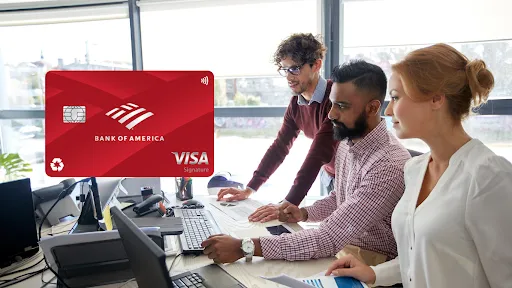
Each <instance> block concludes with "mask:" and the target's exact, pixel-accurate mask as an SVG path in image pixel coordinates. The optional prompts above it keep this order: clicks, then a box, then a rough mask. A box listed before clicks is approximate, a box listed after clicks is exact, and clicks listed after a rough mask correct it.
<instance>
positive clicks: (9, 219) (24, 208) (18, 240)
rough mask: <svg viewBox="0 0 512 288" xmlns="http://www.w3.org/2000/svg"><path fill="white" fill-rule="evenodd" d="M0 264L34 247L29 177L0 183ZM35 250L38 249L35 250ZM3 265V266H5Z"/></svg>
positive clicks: (36, 244)
mask: <svg viewBox="0 0 512 288" xmlns="http://www.w3.org/2000/svg"><path fill="white" fill-rule="evenodd" d="M0 227H2V231H4V232H3V233H2V245H0V264H4V265H5V263H6V262H9V261H11V260H12V259H13V258H14V257H16V256H21V257H22V258H23V257H24V256H25V255H26V253H27V251H29V250H31V248H37V247H38V243H37V228H36V220H35V213H34V203H33V201H32V188H31V186H30V179H29V178H25V179H19V180H15V181H10V182H4V183H0ZM36 252H37V251H36ZM4 265H2V266H4Z"/></svg>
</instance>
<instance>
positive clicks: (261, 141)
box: [140, 0, 321, 202]
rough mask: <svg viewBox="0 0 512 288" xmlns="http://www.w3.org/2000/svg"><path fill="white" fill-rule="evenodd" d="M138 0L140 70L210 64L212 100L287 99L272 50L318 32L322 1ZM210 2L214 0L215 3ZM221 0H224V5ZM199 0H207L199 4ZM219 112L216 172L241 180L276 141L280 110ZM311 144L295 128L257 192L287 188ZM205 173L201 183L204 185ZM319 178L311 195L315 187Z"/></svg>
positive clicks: (221, 103) (262, 102) (278, 102)
mask: <svg viewBox="0 0 512 288" xmlns="http://www.w3.org/2000/svg"><path fill="white" fill-rule="evenodd" d="M226 2H229V3H235V1H199V3H200V4H199V3H197V2H194V4H191V3H186V2H167V3H164V4H161V3H159V4H152V3H151V1H145V0H142V1H140V7H141V26H142V27H141V33H142V52H143V57H144V69H145V70H209V71H212V72H213V74H214V75H215V106H216V107H228V108H229V107H240V106H257V107H261V108H262V109H265V108H263V107H272V106H287V105H288V103H289V101H290V98H291V96H292V95H291V92H290V89H289V87H288V86H287V82H286V78H284V77H281V76H280V75H279V74H278V72H277V67H276V66H275V65H274V64H273V61H272V57H273V54H274V52H275V50H276V49H277V47H278V45H279V43H280V42H281V41H282V40H283V39H285V38H287V37H288V36H290V35H291V34H292V33H302V32H305V33H308V32H310V33H313V34H314V35H316V34H319V33H320V30H321V29H320V18H321V17H320V9H319V6H318V5H319V1H317V0H306V1H289V0H286V1H283V0H280V1H279V0H278V1H273V2H272V1H261V0H259V1H258V0H255V1H237V3H235V4H226ZM214 3H215V4H214ZM223 3H224V4H223ZM203 4H204V5H203ZM245 116H246V117H216V118H215V125H216V128H217V129H216V139H215V171H216V172H217V171H229V172H231V173H234V174H236V178H237V179H239V181H241V182H242V183H244V184H247V182H248V181H249V180H250V178H251V177H252V173H253V172H254V170H255V169H256V168H257V167H258V164H259V163H260V160H261V158H262V157H263V155H264V154H265V152H266V151H267V149H268V147H269V146H270V145H271V144H272V142H273V141H274V139H275V137H276V135H277V132H278V130H279V128H280V127H281V123H282V120H283V119H282V118H283V117H282V115H279V117H247V116H249V115H245ZM309 145H311V140H310V139H307V138H306V137H305V136H303V135H300V136H299V137H298V139H297V140H296V141H295V143H294V146H293V148H292V150H291V151H290V154H289V155H288V156H287V157H286V159H285V161H284V162H283V163H282V164H281V166H280V167H279V168H278V170H277V171H276V172H275V173H274V174H273V175H272V176H271V178H270V179H269V180H268V181H267V183H265V184H264V186H262V187H261V189H260V191H267V192H264V193H257V195H256V197H266V198H265V199H266V200H269V198H268V197H273V198H275V199H272V200H271V201H274V202H277V201H280V200H282V199H283V197H285V196H286V194H287V193H288V191H289V189H290V187H291V185H292V184H293V180H294V179H295V175H296V173H297V172H298V169H299V168H300V166H301V165H302V162H303V161H304V158H305V156H306V154H307V151H308V149H309ZM207 180H208V179H197V181H203V182H205V183H204V185H203V184H200V183H199V184H198V182H197V181H196V180H194V181H195V182H194V183H196V184H198V185H199V187H206V182H207ZM319 185H320V184H318V183H315V184H313V186H312V188H311V192H310V195H311V194H319Z"/></svg>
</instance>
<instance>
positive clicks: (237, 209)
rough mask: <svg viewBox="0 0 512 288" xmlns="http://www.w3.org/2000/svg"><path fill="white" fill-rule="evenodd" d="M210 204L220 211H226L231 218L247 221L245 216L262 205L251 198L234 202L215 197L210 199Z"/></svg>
mask: <svg viewBox="0 0 512 288" xmlns="http://www.w3.org/2000/svg"><path fill="white" fill-rule="evenodd" d="M210 204H211V205H213V206H215V208H217V209H219V210H220V211H222V212H224V213H226V215H228V216H229V217H231V218H233V219H234V220H235V221H244V220H245V221H248V219H247V218H248V217H249V215H251V214H252V213H254V211H256V209H258V208H260V207H261V206H263V205H264V204H262V203H260V202H259V201H256V200H253V199H245V200H243V201H234V202H226V201H217V199H212V200H211V201H210Z"/></svg>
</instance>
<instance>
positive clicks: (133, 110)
mask: <svg viewBox="0 0 512 288" xmlns="http://www.w3.org/2000/svg"><path fill="white" fill-rule="evenodd" d="M144 111H146V109H145V108H142V107H139V106H138V105H135V104H133V103H127V104H126V105H121V107H119V108H114V109H112V110H110V111H108V112H107V114H105V115H107V116H109V117H110V118H112V119H117V118H119V117H121V116H123V115H124V116H123V117H121V118H120V119H119V120H118V122H119V123H121V124H124V123H125V122H128V123H127V124H126V125H125V127H126V128H127V129H128V130H131V129H133V127H135V126H137V125H138V124H140V123H141V122H142V121H144V120H146V119H148V118H149V117H151V116H153V115H154V114H153V113H151V112H145V113H144ZM126 113H128V114H126ZM125 114H126V115H125Z"/></svg>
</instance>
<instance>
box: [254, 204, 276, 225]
mask: <svg viewBox="0 0 512 288" xmlns="http://www.w3.org/2000/svg"><path fill="white" fill-rule="evenodd" d="M278 217H279V205H278V204H267V205H265V206H261V207H260V208H258V209H256V211H254V213H252V214H251V215H249V217H248V218H249V221H251V222H261V223H264V222H268V221H271V220H274V219H277V218H278Z"/></svg>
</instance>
